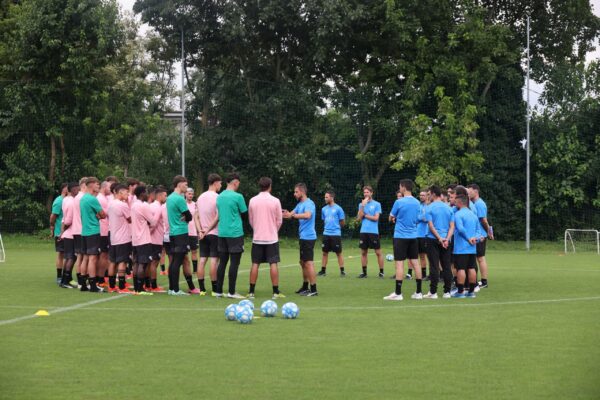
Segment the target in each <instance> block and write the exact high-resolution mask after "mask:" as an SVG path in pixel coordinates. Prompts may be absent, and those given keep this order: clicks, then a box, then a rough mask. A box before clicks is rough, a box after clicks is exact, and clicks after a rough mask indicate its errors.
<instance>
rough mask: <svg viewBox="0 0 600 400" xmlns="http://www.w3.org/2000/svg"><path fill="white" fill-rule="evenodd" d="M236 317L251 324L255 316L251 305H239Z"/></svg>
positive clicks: (243, 322) (244, 322) (241, 321)
mask: <svg viewBox="0 0 600 400" xmlns="http://www.w3.org/2000/svg"><path fill="white" fill-rule="evenodd" d="M235 317H236V319H237V320H238V321H240V323H242V324H249V323H250V322H252V318H254V314H253V313H252V310H251V309H250V307H246V306H238V308H237V311H236V313H235Z"/></svg>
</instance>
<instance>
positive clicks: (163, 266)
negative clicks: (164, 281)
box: [160, 264, 165, 272]
mask: <svg viewBox="0 0 600 400" xmlns="http://www.w3.org/2000/svg"><path fill="white" fill-rule="evenodd" d="M160 270H161V271H162V272H165V264H160Z"/></svg>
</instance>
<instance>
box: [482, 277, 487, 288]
mask: <svg viewBox="0 0 600 400" xmlns="http://www.w3.org/2000/svg"><path fill="white" fill-rule="evenodd" d="M481 284H482V285H483V286H485V285H487V279H483V278H481Z"/></svg>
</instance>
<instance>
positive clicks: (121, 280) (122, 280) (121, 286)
mask: <svg viewBox="0 0 600 400" xmlns="http://www.w3.org/2000/svg"><path fill="white" fill-rule="evenodd" d="M123 289H125V275H119V290H123Z"/></svg>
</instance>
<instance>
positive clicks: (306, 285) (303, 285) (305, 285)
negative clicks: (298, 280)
mask: <svg viewBox="0 0 600 400" xmlns="http://www.w3.org/2000/svg"><path fill="white" fill-rule="evenodd" d="M302 290H308V282H302Z"/></svg>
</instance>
